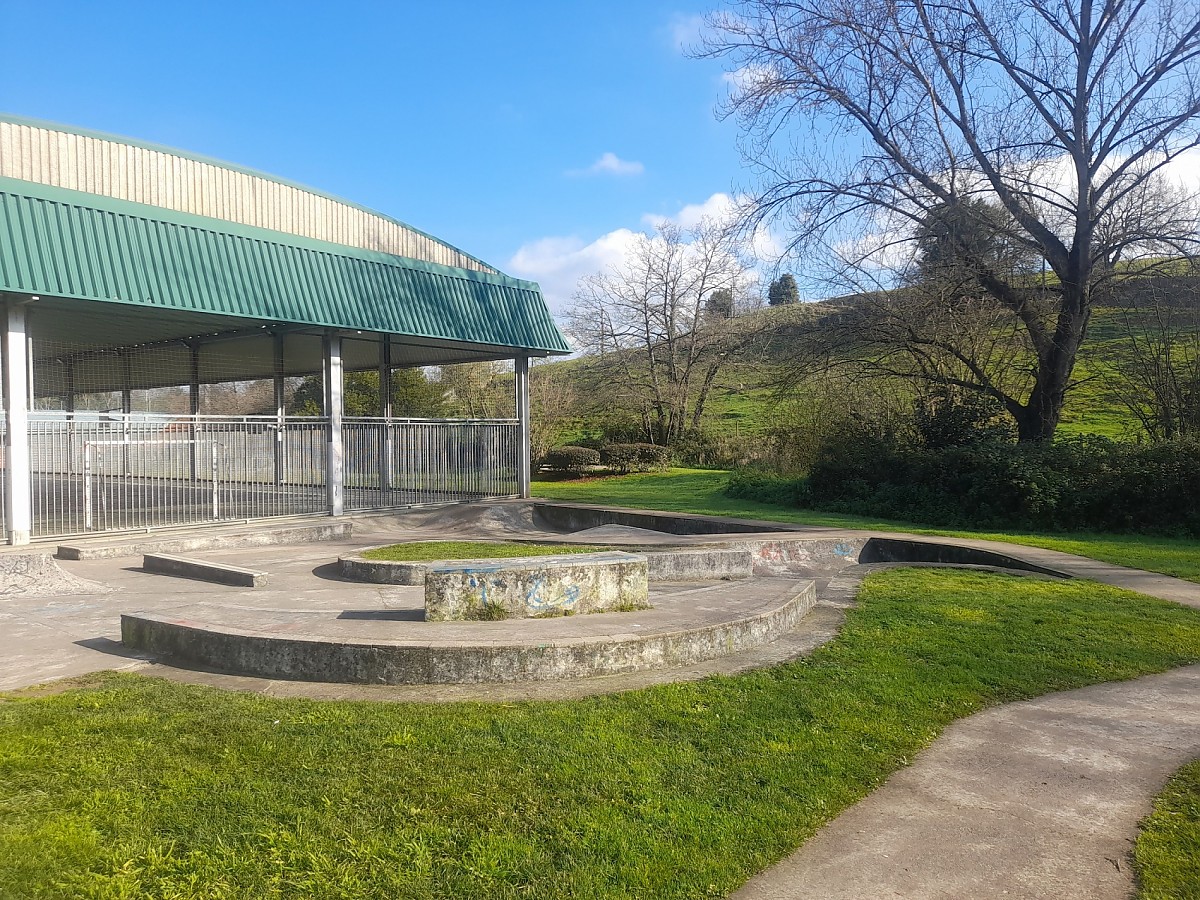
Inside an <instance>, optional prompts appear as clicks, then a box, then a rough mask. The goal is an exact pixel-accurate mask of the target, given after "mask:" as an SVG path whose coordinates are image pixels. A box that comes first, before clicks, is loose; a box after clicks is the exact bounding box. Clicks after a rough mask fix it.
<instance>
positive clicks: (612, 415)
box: [540, 283, 1200, 447]
mask: <svg viewBox="0 0 1200 900" xmlns="http://www.w3.org/2000/svg"><path fill="white" fill-rule="evenodd" d="M1141 299H1142V301H1143V302H1144V299H1145V298H1141ZM852 301H853V298H848V299H847V298H843V300H841V301H827V302H824V303H816V304H801V305H797V306H795V307H791V308H768V309H763V310H759V311H756V312H752V313H749V314H747V315H748V316H749V317H753V318H751V320H750V326H749V330H750V331H752V332H754V333H755V335H756V337H755V338H754V339H753V340H750V341H748V342H746V343H745V344H744V345H743V346H741V347H740V348H738V349H736V350H734V351H733V352H731V353H730V354H728V356H727V357H726V358H725V361H724V364H723V367H722V369H721V370H720V372H719V374H718V375H717V377H716V379H715V381H714V382H713V385H712V387H711V389H710V393H709V396H708V400H707V403H706V405H705V409H704V415H703V417H702V425H701V428H702V430H703V431H704V432H705V434H706V435H708V436H709V437H710V438H713V439H717V440H725V441H726V442H728V441H735V442H742V443H746V442H749V444H750V445H751V447H754V446H759V447H761V445H762V444H761V438H762V437H763V436H765V435H767V434H768V433H770V432H771V431H772V430H773V429H779V428H783V427H787V424H786V423H787V422H788V421H790V417H794V416H795V415H796V414H797V413H796V411H797V410H800V411H801V412H802V411H803V409H804V407H805V406H806V404H810V405H811V404H812V403H813V402H814V401H813V398H811V397H809V396H807V395H806V393H805V389H804V388H802V387H795V386H792V387H788V388H785V389H781V388H780V378H781V373H782V372H783V370H784V369H785V368H786V367H787V365H788V363H789V362H790V361H791V360H792V359H793V358H794V357H795V354H796V353H797V352H799V351H798V345H799V343H800V341H801V336H802V334H803V332H804V329H809V328H814V327H820V326H819V324H814V323H818V322H819V321H820V319H821V318H822V316H826V315H829V314H831V313H832V312H833V311H835V310H837V309H838V308H839V307H838V303H840V302H852ZM1171 304H1173V305H1175V306H1176V307H1183V308H1185V309H1187V308H1190V309H1191V310H1193V311H1192V312H1190V313H1189V314H1188V315H1187V316H1183V317H1181V316H1179V315H1176V316H1175V318H1176V320H1180V319H1181V318H1187V319H1188V320H1189V324H1188V325H1187V326H1186V327H1185V328H1183V329H1182V330H1180V331H1179V332H1178V333H1177V337H1178V339H1179V340H1189V341H1195V340H1196V335H1197V333H1198V332H1197V314H1196V312H1195V311H1194V310H1196V309H1200V304H1198V303H1197V299H1196V293H1195V291H1194V290H1193V289H1191V285H1190V283H1189V285H1188V286H1187V289H1185V290H1184V291H1182V293H1181V299H1176V300H1173V301H1171ZM1145 315H1147V314H1146V313H1145V312H1144V311H1141V310H1139V309H1138V308H1136V307H1134V308H1131V307H1118V306H1098V307H1097V308H1096V309H1095V311H1094V313H1093V318H1092V323H1091V326H1090V328H1089V332H1088V337H1087V340H1086V341H1085V344H1084V347H1083V350H1082V351H1081V353H1080V355H1079V359H1078V362H1077V366H1076V370H1075V378H1074V381H1075V384H1074V386H1073V388H1072V390H1071V392H1070V394H1069V395H1068V397H1067V402H1066V405H1065V407H1064V410H1063V416H1062V420H1061V424H1060V426H1059V431H1058V433H1059V434H1060V435H1063V436H1069V435H1082V434H1096V435H1102V436H1105V437H1108V438H1112V439H1116V440H1138V439H1140V438H1144V437H1145V433H1144V431H1143V430H1142V428H1141V427H1140V425H1139V423H1138V422H1137V420H1136V419H1135V418H1134V417H1133V416H1131V415H1130V413H1129V411H1128V409H1127V408H1126V406H1125V405H1123V404H1122V403H1121V401H1120V397H1119V396H1118V394H1117V392H1115V391H1114V388H1113V385H1112V383H1111V378H1108V379H1107V380H1106V375H1109V374H1110V370H1109V365H1108V364H1110V363H1111V361H1112V360H1113V359H1115V358H1120V357H1121V354H1122V353H1126V352H1127V349H1126V348H1127V345H1128V340H1129V330H1130V328H1134V329H1138V328H1141V327H1142V326H1141V325H1139V324H1138V323H1139V320H1141V319H1142V318H1143V317H1144V316H1145ZM1151 324H1153V323H1151ZM628 368H629V360H628V359H624V360H623V359H621V358H620V357H619V356H617V355H615V354H613V353H609V354H608V355H607V356H606V357H597V356H584V357H581V358H577V359H573V360H568V361H564V362H559V363H551V364H548V365H546V366H543V367H540V370H541V374H542V377H544V378H551V379H554V380H559V381H563V382H566V383H568V384H569V385H570V386H571V395H572V397H573V401H572V404H571V410H570V416H569V418H570V420H571V421H570V424H569V425H567V426H566V427H564V428H563V429H562V433H561V441H560V442H563V441H574V440H587V439H588V438H589V437H590V438H597V437H599V436H600V435H601V433H602V432H607V431H610V430H612V429H613V427H614V425H619V424H620V423H624V424H625V425H627V426H628V428H629V429H635V428H636V426H637V422H638V415H637V398H636V396H635V395H634V392H633V391H632V390H629V389H625V388H623V387H622V386H621V385H622V381H623V377H622V372H624V371H627V370H628ZM884 389H885V388H883V387H880V390H884ZM890 389H891V390H894V391H896V392H898V393H903V392H904V391H906V390H907V391H908V392H909V393H911V388H909V387H906V386H905V385H904V384H903V383H900V384H897V385H894V386H892V387H891V388H890ZM860 400H861V398H858V397H856V396H853V395H852V396H849V397H846V398H845V399H844V401H843V402H844V403H845V404H854V403H856V402H860ZM824 402H826V403H828V402H830V400H829V398H825V400H824ZM616 430H617V431H618V432H620V430H621V429H620V428H617V429H616ZM617 437H621V435H620V434H618V435H617ZM625 439H630V440H633V439H638V438H636V437H634V436H632V435H629V436H627V437H625ZM756 442H757V443H756Z"/></svg>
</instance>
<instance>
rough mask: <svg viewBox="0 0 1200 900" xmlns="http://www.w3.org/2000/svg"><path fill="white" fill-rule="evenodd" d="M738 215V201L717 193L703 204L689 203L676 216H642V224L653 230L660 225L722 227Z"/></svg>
mask: <svg viewBox="0 0 1200 900" xmlns="http://www.w3.org/2000/svg"><path fill="white" fill-rule="evenodd" d="M736 214H737V200H735V199H734V198H733V197H731V196H729V194H722V193H716V194H713V195H712V196H711V197H709V198H708V199H707V200H705V201H704V202H703V203H689V204H687V205H686V206H684V207H682V208H681V209H680V210H679V212H677V213H675V214H674V215H670V216H664V215H661V214H658V213H646V214H645V215H644V216H642V224H643V225H649V226H650V227H651V228H658V227H659V226H660V225H667V224H671V225H678V226H679V227H680V228H695V227H696V226H697V225H699V224H700V223H701V222H715V223H717V224H720V225H724V224H727V223H729V222H732V221H733V218H734V216H735V215H736Z"/></svg>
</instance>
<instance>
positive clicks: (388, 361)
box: [379, 335, 393, 506]
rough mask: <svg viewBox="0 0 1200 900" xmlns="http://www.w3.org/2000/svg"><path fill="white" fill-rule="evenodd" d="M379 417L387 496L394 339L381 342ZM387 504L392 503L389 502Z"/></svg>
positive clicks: (381, 486) (381, 472)
mask: <svg viewBox="0 0 1200 900" xmlns="http://www.w3.org/2000/svg"><path fill="white" fill-rule="evenodd" d="M379 417H380V418H381V419H383V434H381V435H380V440H379V491H380V493H381V494H383V495H384V496H385V497H386V496H387V495H388V494H390V492H391V490H392V453H393V446H392V339H391V338H390V337H388V336H387V335H384V336H383V339H382V340H381V341H380V342H379ZM387 505H389V506H390V505H391V504H390V503H388V504H387Z"/></svg>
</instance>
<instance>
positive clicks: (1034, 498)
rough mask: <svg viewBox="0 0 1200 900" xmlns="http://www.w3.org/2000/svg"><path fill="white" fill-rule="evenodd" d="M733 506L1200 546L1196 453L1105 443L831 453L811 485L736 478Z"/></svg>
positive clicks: (853, 444)
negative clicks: (1192, 540) (1118, 535)
mask: <svg viewBox="0 0 1200 900" xmlns="http://www.w3.org/2000/svg"><path fill="white" fill-rule="evenodd" d="M728 492H729V493H730V495H731V496H737V497H744V498H746V499H754V500H762V501H765V502H773V503H779V502H785V503H791V504H793V505H798V506H804V507H810V508H814V509H822V510H827V511H830V512H844V513H851V514H854V515H863V516H876V517H883V518H892V519H902V520H907V521H911V522H922V523H928V524H931V525H954V526H964V527H970V528H1010V529H1031V530H1093V531H1153V532H1164V533H1183V534H1192V535H1200V442H1196V441H1190V442H1189V441H1173V442H1164V443H1159V444H1150V445H1148V446H1142V445H1137V444H1119V443H1116V442H1113V441H1110V440H1107V439H1105V438H1101V437H1095V436H1091V437H1085V438H1069V439H1065V440H1062V441H1057V442H1054V443H1050V444H1007V443H1001V442H994V441H993V442H979V443H972V444H966V445H960V446H951V447H945V448H942V449H936V450H935V449H930V448H921V447H915V448H914V447H896V446H895V445H893V444H891V443H890V442H888V441H886V440H869V439H863V438H861V437H860V438H859V439H858V440H854V441H844V440H842V441H837V442H836V443H830V444H826V445H825V446H824V447H823V448H822V450H821V453H820V454H819V456H818V458H817V460H816V462H815V463H814V464H813V467H812V471H811V472H810V474H809V477H808V478H807V480H805V481H803V482H800V481H788V480H783V479H770V478H766V477H764V476H758V475H746V474H743V475H739V476H737V477H735V478H734V479H733V480H732V481H731V482H730V486H729V488H728Z"/></svg>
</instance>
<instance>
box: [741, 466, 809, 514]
mask: <svg viewBox="0 0 1200 900" xmlns="http://www.w3.org/2000/svg"><path fill="white" fill-rule="evenodd" d="M725 494H726V495H727V496H729V497H735V498H737V499H738V500H754V501H755V502H757V503H776V504H779V505H780V506H801V507H804V506H808V505H809V500H810V497H809V494H808V479H807V478H781V477H779V476H778V475H765V474H763V473H762V472H736V473H734V475H733V476H732V477H731V478H730V479H729V484H728V485H726V487H725Z"/></svg>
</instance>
